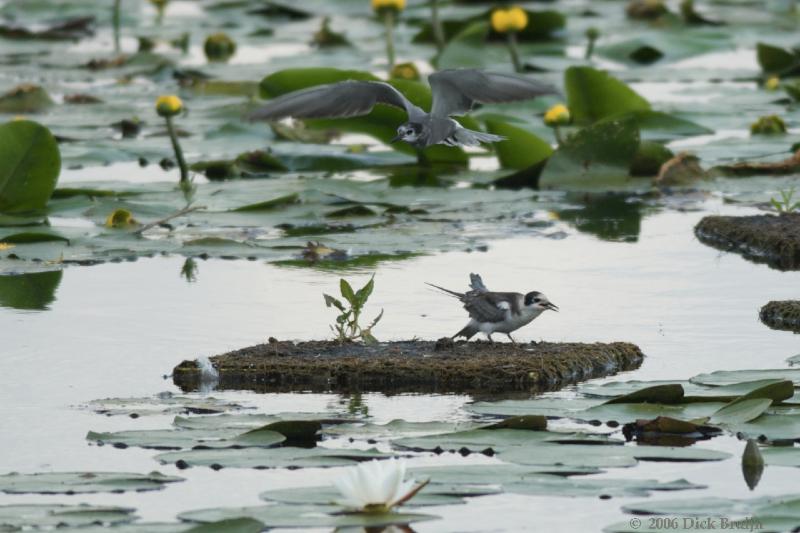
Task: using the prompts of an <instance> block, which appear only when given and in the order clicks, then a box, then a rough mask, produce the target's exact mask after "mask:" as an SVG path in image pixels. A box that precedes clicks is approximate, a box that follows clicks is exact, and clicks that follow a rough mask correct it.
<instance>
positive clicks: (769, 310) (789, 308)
mask: <svg viewBox="0 0 800 533" xmlns="http://www.w3.org/2000/svg"><path fill="white" fill-rule="evenodd" d="M759 317H760V318H761V321H762V322H763V323H764V324H766V325H768V326H769V327H771V328H772V329H782V330H786V331H794V332H795V333H800V300H782V301H773V302H770V303H768V304H767V305H765V306H764V307H762V308H761V312H760V313H759Z"/></svg>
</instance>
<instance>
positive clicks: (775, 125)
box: [750, 115, 786, 135]
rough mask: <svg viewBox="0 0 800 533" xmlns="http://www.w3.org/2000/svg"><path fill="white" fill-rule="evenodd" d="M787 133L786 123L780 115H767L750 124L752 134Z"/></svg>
mask: <svg viewBox="0 0 800 533" xmlns="http://www.w3.org/2000/svg"><path fill="white" fill-rule="evenodd" d="M780 133H786V123H785V122H784V121H783V119H782V118H781V117H779V116H778V115H766V116H763V117H761V118H759V119H758V120H756V121H755V122H753V124H752V125H751V126H750V134H751V135H774V134H780Z"/></svg>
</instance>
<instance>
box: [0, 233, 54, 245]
mask: <svg viewBox="0 0 800 533" xmlns="http://www.w3.org/2000/svg"><path fill="white" fill-rule="evenodd" d="M0 242H4V243H7V244H33V243H37V242H66V243H67V244H69V239H67V238H66V237H62V236H61V235H55V234H53V233H42V232H34V231H26V232H24V233H13V234H11V235H6V236H4V237H0Z"/></svg>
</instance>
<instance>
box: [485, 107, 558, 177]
mask: <svg viewBox="0 0 800 533" xmlns="http://www.w3.org/2000/svg"><path fill="white" fill-rule="evenodd" d="M486 129H487V131H488V132H489V133H493V134H495V135H502V136H503V137H505V138H506V140H504V141H500V142H498V143H496V144H495V151H496V152H497V158H498V159H499V160H500V165H501V166H502V167H503V168H513V169H517V170H521V169H524V168H528V167H531V166H533V165H536V164H537V163H541V162H542V161H544V160H546V159H547V158H548V157H550V155H551V154H552V153H553V149H552V148H551V147H550V144H548V143H547V142H545V141H544V140H542V139H541V138H539V137H538V136H536V135H534V134H533V133H531V132H529V131H527V130H524V129H522V128H518V127H517V126H513V125H511V124H509V123H507V122H503V121H501V120H498V119H487V120H486Z"/></svg>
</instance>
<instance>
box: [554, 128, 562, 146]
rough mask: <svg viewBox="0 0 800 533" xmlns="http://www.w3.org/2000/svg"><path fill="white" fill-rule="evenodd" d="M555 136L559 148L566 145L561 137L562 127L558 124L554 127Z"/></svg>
mask: <svg viewBox="0 0 800 533" xmlns="http://www.w3.org/2000/svg"><path fill="white" fill-rule="evenodd" d="M553 134H554V135H555V136H556V143H558V145H559V146H561V145H562V144H564V139H562V137H561V127H560V126H559V125H558V124H556V125H555V126H553Z"/></svg>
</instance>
